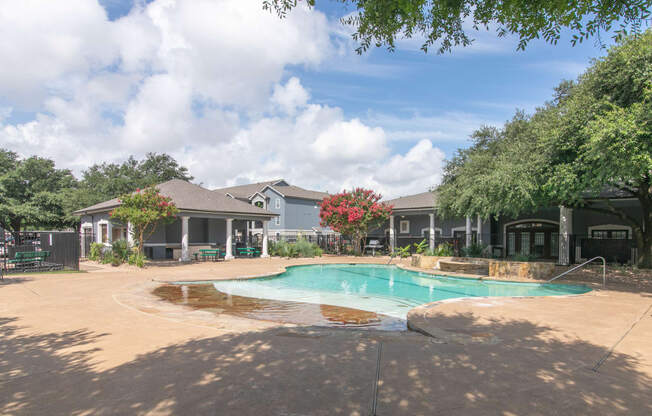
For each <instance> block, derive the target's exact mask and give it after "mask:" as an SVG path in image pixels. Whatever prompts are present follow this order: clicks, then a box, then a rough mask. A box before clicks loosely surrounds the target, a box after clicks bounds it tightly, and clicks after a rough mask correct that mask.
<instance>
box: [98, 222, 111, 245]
mask: <svg viewBox="0 0 652 416" xmlns="http://www.w3.org/2000/svg"><path fill="white" fill-rule="evenodd" d="M100 236H101V237H102V239H101V240H100V241H102V242H103V243H108V242H109V224H100Z"/></svg>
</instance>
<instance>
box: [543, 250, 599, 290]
mask: <svg viewBox="0 0 652 416" xmlns="http://www.w3.org/2000/svg"><path fill="white" fill-rule="evenodd" d="M598 259H600V260H602V287H603V288H605V287H606V286H607V260H605V258H604V257H602V256H597V257H593V258H592V259H590V260H587V261H585V262H584V263H582V264H579V265H577V266H575V267H573V268H572V269H568V270H566V271H565V272H563V273H561V274H559V275H557V276H555V277H553V278H552V279H550V280H548V281H547V282H546V283H550V282H552V281H553V280H557V279H559V278H560V277H563V276H566V275H567V274H568V273H570V272H572V271H574V270H577V269H579V268H580V267H583V266H585V265H587V264H589V263H591V262H593V261H595V260H598Z"/></svg>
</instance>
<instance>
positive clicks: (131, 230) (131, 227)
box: [127, 222, 134, 247]
mask: <svg viewBox="0 0 652 416" xmlns="http://www.w3.org/2000/svg"><path fill="white" fill-rule="evenodd" d="M127 243H129V247H133V246H134V225H133V224H132V223H130V222H128V223H127Z"/></svg>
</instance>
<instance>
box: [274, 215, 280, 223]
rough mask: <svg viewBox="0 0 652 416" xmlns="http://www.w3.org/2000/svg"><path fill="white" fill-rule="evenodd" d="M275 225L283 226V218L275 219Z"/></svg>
mask: <svg viewBox="0 0 652 416" xmlns="http://www.w3.org/2000/svg"><path fill="white" fill-rule="evenodd" d="M274 224H276V225H281V217H280V216H278V217H276V218H275V219H274Z"/></svg>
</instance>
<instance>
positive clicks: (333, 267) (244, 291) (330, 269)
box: [211, 264, 591, 319]
mask: <svg viewBox="0 0 652 416" xmlns="http://www.w3.org/2000/svg"><path fill="white" fill-rule="evenodd" d="M211 283H212V284H213V286H214V287H215V289H217V290H219V291H220V292H223V293H226V294H229V295H235V296H246V297H252V298H262V299H272V300H279V301H293V302H306V303H315V304H326V305H334V306H343V307H348V308H355V309H361V310H364V311H370V312H376V313H380V314H384V315H389V316H392V317H395V318H401V319H405V318H406V316H407V312H408V311H409V310H410V309H411V308H413V307H415V306H418V305H421V304H424V303H429V302H434V301H439V300H444V299H452V298H462V297H485V296H550V295H570V294H580V293H586V292H588V291H590V290H591V289H589V288H587V287H585V286H578V285H559V284H539V283H514V282H500V281H492V280H477V279H465V278H456V277H447V276H433V275H430V274H426V273H418V272H413V271H409V270H403V269H400V268H398V267H396V266H385V265H362V264H356V265H349V264H329V265H310V266H294V267H289V268H288V269H287V271H286V272H285V273H282V274H280V275H277V276H274V277H269V278H260V279H250V280H225V281H219V282H215V281H214V282H211Z"/></svg>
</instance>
